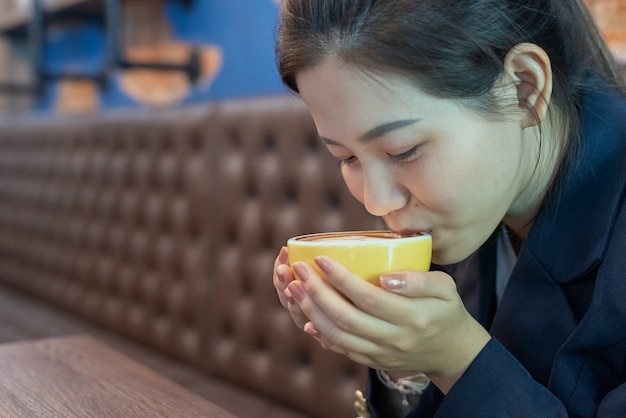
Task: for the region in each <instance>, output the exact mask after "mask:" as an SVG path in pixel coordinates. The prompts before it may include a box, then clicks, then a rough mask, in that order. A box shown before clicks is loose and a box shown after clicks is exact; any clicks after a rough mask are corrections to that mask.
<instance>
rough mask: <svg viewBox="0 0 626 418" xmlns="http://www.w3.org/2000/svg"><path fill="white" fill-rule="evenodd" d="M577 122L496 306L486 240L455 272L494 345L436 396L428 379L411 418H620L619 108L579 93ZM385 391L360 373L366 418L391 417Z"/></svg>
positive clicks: (605, 97) (623, 410)
mask: <svg viewBox="0 0 626 418" xmlns="http://www.w3.org/2000/svg"><path fill="white" fill-rule="evenodd" d="M581 123H582V141H581V145H580V148H579V149H578V157H579V158H575V159H574V160H575V161H576V162H575V163H572V164H570V165H569V166H568V167H567V169H566V170H565V171H564V173H566V174H565V175H563V176H562V177H561V178H560V179H559V180H558V181H557V184H556V187H555V188H554V189H553V194H552V195H551V197H550V198H548V199H546V201H545V202H544V204H543V206H542V208H541V209H540V212H539V213H538V215H537V217H536V219H535V221H534V224H533V227H532V229H531V231H530V233H529V236H528V238H527V239H526V241H525V243H524V245H523V247H522V249H521V251H520V253H519V257H518V260H517V263H516V265H515V268H514V270H513V272H512V274H511V277H510V279H509V282H508V284H507V286H506V289H505V291H504V294H503V296H502V299H501V301H500V303H499V304H498V308H497V310H496V309H495V296H494V291H493V289H494V284H493V283H494V276H495V256H494V254H495V248H494V245H493V242H492V241H493V240H492V239H490V240H489V241H488V242H487V243H486V244H485V245H483V247H481V249H480V250H479V251H478V252H477V253H476V254H474V255H473V256H471V257H470V258H468V259H467V260H465V261H464V262H462V263H460V266H454V270H455V271H456V272H459V271H463V272H465V273H466V274H464V275H462V276H455V275H454V274H455V273H454V272H452V275H453V277H455V280H457V284H458V286H459V293H460V294H461V296H462V297H463V298H464V301H465V300H466V298H465V296H464V293H465V294H466V296H471V294H472V293H473V294H476V295H478V298H477V304H476V305H475V306H468V310H469V311H470V312H472V314H473V315H474V316H475V317H476V318H477V319H478V320H479V321H480V322H481V323H482V324H483V325H485V326H486V327H487V329H489V332H490V334H491V335H492V337H493V338H492V339H491V341H490V342H489V343H488V344H487V346H486V347H485V348H484V349H483V350H482V351H481V352H480V354H479V355H478V357H477V358H476V359H475V360H474V361H473V363H472V364H471V365H470V366H469V368H468V369H467V371H466V372H465V373H464V374H463V376H462V377H461V379H460V380H459V381H458V382H457V383H456V384H455V385H454V386H453V387H452V389H451V390H450V391H449V392H448V394H447V395H446V396H445V397H444V396H443V395H442V394H441V392H439V390H438V389H437V388H436V387H434V385H432V384H431V385H430V386H429V387H428V388H427V390H426V391H425V392H424V394H423V395H422V398H421V400H420V402H419V405H418V406H417V408H416V409H415V410H413V411H412V412H411V413H410V414H409V415H408V416H409V417H430V416H437V417H480V418H485V417H498V418H500V417H542V418H543V417H567V416H569V417H596V416H597V417H626V383H625V382H626V202H625V201H624V194H625V190H626V101H625V100H624V99H622V98H621V97H620V96H618V95H616V94H614V93H611V92H609V91H607V90H603V89H602V88H599V89H598V91H595V92H592V93H588V94H586V96H585V98H584V100H583V104H582V112H581ZM466 282H467V283H466ZM472 282H474V283H477V285H476V286H473V285H471V283H472ZM468 283H470V284H468ZM469 299H471V297H468V302H467V303H466V304H470V305H471V303H470V301H469ZM384 391H385V389H384V388H382V387H381V385H380V383H379V382H378V381H377V379H376V377H375V375H374V374H373V373H372V372H370V379H369V384H368V390H367V397H368V399H369V405H370V411H371V413H372V417H380V418H385V417H387V416H389V414H387V413H386V412H385V411H386V410H387V408H389V405H385V402H386V401H385V399H383V397H382V395H381V393H384Z"/></svg>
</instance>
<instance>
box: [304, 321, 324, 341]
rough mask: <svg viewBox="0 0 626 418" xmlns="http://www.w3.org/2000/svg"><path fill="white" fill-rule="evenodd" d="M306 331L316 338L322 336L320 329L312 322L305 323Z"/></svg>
mask: <svg viewBox="0 0 626 418" xmlns="http://www.w3.org/2000/svg"><path fill="white" fill-rule="evenodd" d="M304 332H306V333H307V334H309V335H310V336H312V337H315V338H319V337H321V336H322V334H320V332H319V330H318V329H317V328H316V327H315V325H313V323H311V322H307V323H306V324H304Z"/></svg>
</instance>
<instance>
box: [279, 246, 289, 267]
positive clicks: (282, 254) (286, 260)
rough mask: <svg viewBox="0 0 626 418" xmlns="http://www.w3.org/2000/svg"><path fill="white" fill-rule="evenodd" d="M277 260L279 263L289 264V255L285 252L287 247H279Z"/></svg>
mask: <svg viewBox="0 0 626 418" xmlns="http://www.w3.org/2000/svg"><path fill="white" fill-rule="evenodd" d="M278 261H280V262H281V264H289V256H288V254H287V247H281V249H280V252H279V253H278Z"/></svg>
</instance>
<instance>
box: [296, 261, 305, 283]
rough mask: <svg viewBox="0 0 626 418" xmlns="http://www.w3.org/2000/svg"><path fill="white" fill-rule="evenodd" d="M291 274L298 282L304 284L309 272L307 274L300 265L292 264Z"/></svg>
mask: <svg viewBox="0 0 626 418" xmlns="http://www.w3.org/2000/svg"><path fill="white" fill-rule="evenodd" d="M293 272H294V273H296V275H297V276H298V278H299V279H300V280H302V282H303V283H305V282H306V281H307V280H308V279H309V272H308V270H307V268H306V267H305V266H303V265H302V263H296V264H294V265H293Z"/></svg>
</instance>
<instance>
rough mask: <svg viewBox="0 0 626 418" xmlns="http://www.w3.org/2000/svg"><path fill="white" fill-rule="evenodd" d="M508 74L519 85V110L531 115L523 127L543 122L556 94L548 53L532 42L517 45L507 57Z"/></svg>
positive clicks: (505, 65) (517, 87)
mask: <svg viewBox="0 0 626 418" xmlns="http://www.w3.org/2000/svg"><path fill="white" fill-rule="evenodd" d="M504 72H505V74H506V75H507V76H508V77H509V78H511V79H512V80H513V82H514V83H515V86H516V89H517V102H518V105H519V107H520V108H521V109H523V110H525V111H526V112H527V119H526V120H525V122H524V125H523V126H522V127H524V128H527V127H530V126H536V125H537V124H538V123H539V122H543V120H544V119H545V117H546V114H547V113H548V105H549V104H550V97H551V95H552V67H551V65H550V57H548V54H546V52H545V51H544V50H543V49H542V48H541V47H539V46H538V45H535V44H532V43H521V44H517V45H515V46H514V47H513V48H511V50H510V51H509V52H508V53H507V54H506V56H505V57H504Z"/></svg>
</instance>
